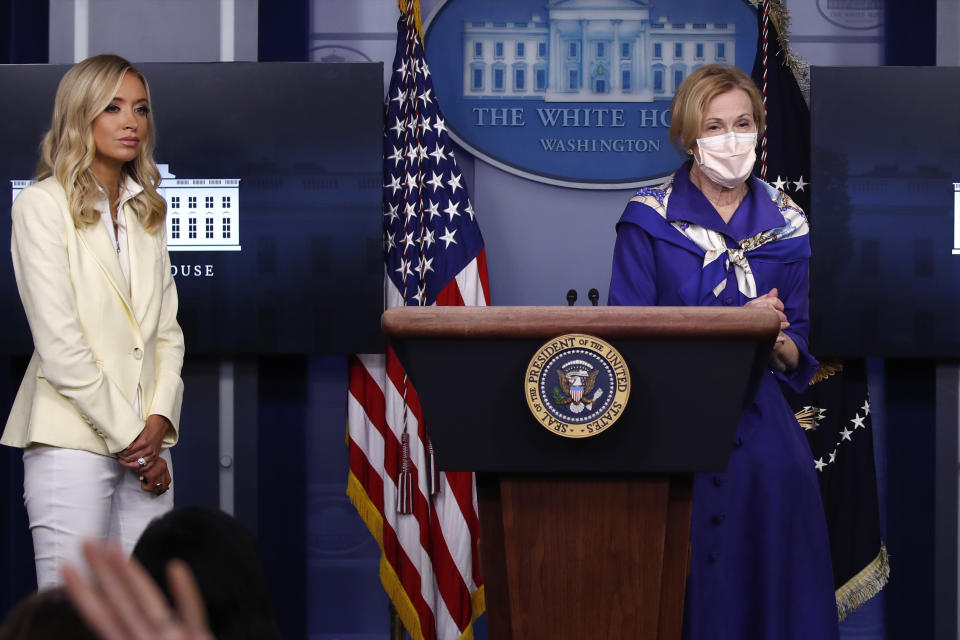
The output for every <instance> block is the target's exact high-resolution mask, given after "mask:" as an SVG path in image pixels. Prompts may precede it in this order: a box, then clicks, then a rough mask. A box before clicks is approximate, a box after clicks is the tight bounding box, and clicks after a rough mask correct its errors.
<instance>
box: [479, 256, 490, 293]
mask: <svg viewBox="0 0 960 640" xmlns="http://www.w3.org/2000/svg"><path fill="white" fill-rule="evenodd" d="M477 273H478V274H480V286H481V287H483V301H484V302H485V303H486V304H487V305H488V306H489V305H490V279H489V277H488V276H487V248H486V247H484V248H483V249H481V250H480V253H478V254H477Z"/></svg>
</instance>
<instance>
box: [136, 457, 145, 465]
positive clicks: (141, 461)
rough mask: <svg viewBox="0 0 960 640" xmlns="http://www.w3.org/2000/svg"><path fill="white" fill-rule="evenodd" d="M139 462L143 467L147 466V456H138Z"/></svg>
mask: <svg viewBox="0 0 960 640" xmlns="http://www.w3.org/2000/svg"><path fill="white" fill-rule="evenodd" d="M137 464H138V465H140V466H141V467H145V466H147V459H146V458H137Z"/></svg>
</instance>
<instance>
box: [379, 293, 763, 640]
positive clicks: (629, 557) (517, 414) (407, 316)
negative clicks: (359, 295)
mask: <svg viewBox="0 0 960 640" xmlns="http://www.w3.org/2000/svg"><path fill="white" fill-rule="evenodd" d="M382 324H383V328H384V331H385V333H386V335H387V338H388V339H389V341H390V343H391V345H392V347H393V349H394V350H395V351H396V353H397V356H398V357H399V359H400V362H401V363H402V364H403V366H404V368H405V369H406V371H407V374H408V376H409V377H410V380H411V381H412V383H413V385H414V388H416V390H417V393H418V394H419V397H420V402H421V404H422V407H423V414H424V421H425V424H426V427H427V430H428V431H429V433H430V437H431V440H432V441H433V446H434V450H435V452H436V457H437V463H438V465H439V466H440V468H441V469H443V470H445V471H474V472H476V473H477V495H478V501H479V509H480V526H481V535H480V547H481V549H480V551H481V562H482V568H483V578H484V583H485V585H486V586H485V590H486V601H487V617H488V625H487V626H488V630H489V636H490V640H534V639H539V638H544V639H551V640H553V639H567V638H569V639H571V640H593V639H597V640H615V639H623V640H642V639H647V638H650V639H654V638H657V639H679V638H680V631H681V626H682V621H683V601H684V585H685V581H686V575H687V571H688V560H689V528H690V500H691V484H692V474H693V473H694V472H697V471H722V470H724V469H725V468H726V465H727V460H728V458H729V455H730V449H731V446H732V442H733V439H734V434H735V432H736V427H737V422H738V420H739V416H740V410H741V408H742V407H743V404H744V402H745V401H746V400H748V399H750V398H752V396H753V393H754V392H755V391H756V387H757V384H758V383H759V380H760V376H761V375H764V372H765V371H766V369H767V358H768V357H769V354H770V350H771V348H772V346H773V342H774V340H775V338H776V336H777V333H778V331H779V328H780V323H779V319H778V318H777V316H776V314H775V313H774V312H773V311H770V310H766V309H745V308H721V307H398V308H394V309H390V310H388V311H387V312H386V313H384V315H383V319H382ZM568 333H585V334H590V335H593V336H597V337H599V338H602V339H604V340H606V341H608V342H609V343H611V344H612V345H613V346H614V347H615V348H616V349H617V350H618V351H619V352H620V353H621V354H622V355H623V357H624V359H625V360H626V361H627V364H628V366H629V369H630V376H631V381H632V390H631V392H630V398H629V401H628V403H627V406H626V409H625V410H624V412H623V414H622V416H621V417H620V418H619V420H618V421H617V422H616V423H615V424H614V425H613V426H612V427H610V428H609V429H607V430H606V431H604V432H602V433H600V434H599V435H596V436H594V437H591V438H583V439H569V438H563V437H560V436H558V435H556V434H554V433H551V432H550V431H548V430H547V429H545V428H544V427H543V426H541V425H540V423H539V422H537V420H536V419H535V418H534V416H533V415H532V414H531V413H530V410H529V409H528V407H527V403H526V400H525V398H524V373H525V370H526V367H527V364H528V363H529V361H530V359H531V357H532V356H533V355H534V354H535V353H536V352H537V350H538V349H539V348H540V347H541V345H543V343H544V342H546V341H547V340H549V339H550V338H553V337H556V336H559V335H563V334H568Z"/></svg>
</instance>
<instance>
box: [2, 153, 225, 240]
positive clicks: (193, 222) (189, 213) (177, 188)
mask: <svg viewBox="0 0 960 640" xmlns="http://www.w3.org/2000/svg"><path fill="white" fill-rule="evenodd" d="M157 168H158V169H160V186H159V187H158V188H157V192H158V193H159V194H160V195H161V196H162V197H163V198H164V200H166V201H167V220H166V226H167V249H169V250H170V251H240V248H241V247H240V180H239V179H238V178H177V177H176V176H175V175H173V174H172V173H170V171H169V166H168V165H165V164H158V165H157ZM34 182H35V181H34V180H11V181H10V186H11V188H12V191H13V199H14V200H15V199H16V198H17V194H18V193H20V192H21V191H23V189H24V188H26V187H27V186H29V185H31V184H33V183H34Z"/></svg>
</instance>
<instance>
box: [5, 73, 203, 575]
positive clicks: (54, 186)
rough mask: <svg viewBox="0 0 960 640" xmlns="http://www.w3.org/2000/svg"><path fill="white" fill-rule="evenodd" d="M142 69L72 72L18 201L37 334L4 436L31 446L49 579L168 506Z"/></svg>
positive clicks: (174, 362)
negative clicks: (88, 543)
mask: <svg viewBox="0 0 960 640" xmlns="http://www.w3.org/2000/svg"><path fill="white" fill-rule="evenodd" d="M149 106H150V101H149V89H148V86H147V83H146V79H145V78H144V77H143V76H142V74H140V73H139V72H138V71H137V70H136V69H134V68H133V67H132V66H131V65H130V63H129V62H127V61H125V60H123V59H122V58H119V57H117V56H111V55H102V56H95V57H93V58H88V59H87V60H84V61H83V62H80V63H78V64H77V65H75V66H74V67H73V68H71V69H70V70H69V71H68V72H67V74H66V75H65V76H64V78H63V79H62V80H61V83H60V86H59V88H58V90H57V97H56V102H55V105H54V116H53V123H52V126H51V129H50V131H49V132H48V133H47V135H46V137H45V138H44V143H43V146H42V153H41V161H40V164H39V167H38V178H42V179H40V181H39V182H37V183H36V184H34V185H31V186H29V187H27V188H26V189H24V190H23V192H21V194H20V195H19V196H18V197H17V199H16V201H15V202H14V204H13V207H12V209H11V215H12V219H13V231H12V241H11V252H12V257H13V267H14V272H15V275H16V280H17V287H18V289H19V292H20V298H21V301H22V302H23V308H24V311H25V312H26V316H27V321H28V323H29V325H30V331H31V333H32V335H33V342H34V347H35V349H34V353H33V357H32V358H31V359H30V363H29V365H28V366H27V371H26V374H25V375H24V378H23V382H22V383H21V385H20V390H19V392H18V393H17V397H16V400H15V401H14V404H13V408H12V410H11V412H10V416H9V418H8V419H7V424H6V428H5V429H4V432H3V436H2V438H0V443H2V444H4V445H8V446H12V447H20V448H23V449H24V454H23V460H24V503H25V505H26V507H27V514H28V517H29V520H30V529H31V533H32V536H33V542H34V553H35V560H36V565H37V581H38V585H39V586H40V587H41V588H43V587H47V586H53V585H56V584H59V583H60V582H61V575H60V570H61V567H62V565H63V564H64V563H71V564H79V563H80V559H81V557H82V556H81V543H82V541H83V540H84V539H87V538H93V539H99V540H106V539H112V540H115V541H116V542H118V543H119V544H121V546H122V547H123V548H124V549H125V550H126V551H127V552H128V553H129V552H130V551H131V550H132V549H133V546H134V544H135V543H136V541H137V539H138V538H139V536H140V533H141V532H142V531H143V529H144V528H145V527H146V525H147V524H148V523H149V521H150V520H152V519H153V518H154V517H157V516H159V515H161V514H162V513H164V512H166V511H167V510H169V509H170V508H171V507H172V506H173V491H172V490H171V486H172V482H173V476H172V464H171V460H170V454H169V451H168V449H169V447H171V446H173V445H174V444H175V443H176V441H177V438H178V429H179V419H180V406H181V400H182V396H183V382H182V381H181V378H180V369H181V367H182V365H183V352H184V344H183V334H182V332H181V330H180V327H179V325H178V324H177V319H176V314H177V291H176V285H175V284H174V281H173V278H172V275H171V269H170V258H169V255H168V253H167V246H166V236H165V226H164V222H163V221H164V216H165V204H164V202H163V199H162V197H161V196H159V194H157V192H156V185H157V184H158V183H159V173H158V172H157V168H156V165H155V164H154V162H153V159H152V152H153V146H154V145H153V143H154V137H153V119H152V117H151V115H150V111H149Z"/></svg>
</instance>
